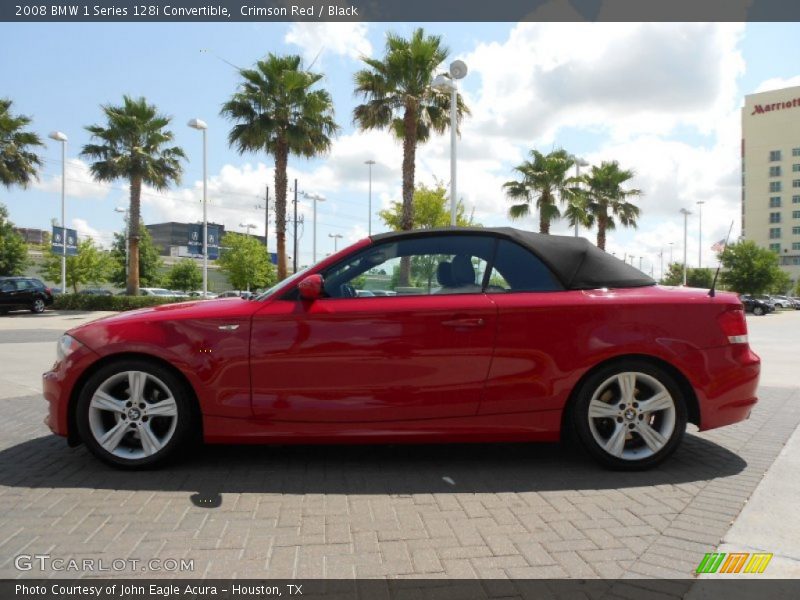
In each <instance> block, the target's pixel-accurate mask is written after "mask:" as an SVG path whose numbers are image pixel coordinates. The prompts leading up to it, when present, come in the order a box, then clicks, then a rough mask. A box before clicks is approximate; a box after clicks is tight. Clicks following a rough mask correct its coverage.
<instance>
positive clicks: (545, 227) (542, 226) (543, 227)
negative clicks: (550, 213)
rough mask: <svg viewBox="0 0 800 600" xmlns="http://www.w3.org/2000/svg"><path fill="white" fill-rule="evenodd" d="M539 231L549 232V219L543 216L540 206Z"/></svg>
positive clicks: (547, 233)
mask: <svg viewBox="0 0 800 600" xmlns="http://www.w3.org/2000/svg"><path fill="white" fill-rule="evenodd" d="M539 233H544V234H545V235H549V234H550V220H549V219H548V218H547V217H546V216H545V214H544V211H543V210H542V209H541V208H540V209H539Z"/></svg>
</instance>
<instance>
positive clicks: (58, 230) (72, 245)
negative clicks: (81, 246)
mask: <svg viewBox="0 0 800 600" xmlns="http://www.w3.org/2000/svg"><path fill="white" fill-rule="evenodd" d="M65 238H66V241H67V256H75V255H76V254H78V232H77V231H75V230H74V229H69V228H68V229H67V230H66V235H65V234H64V228H63V227H58V226H56V225H53V234H52V237H51V238H50V248H52V250H53V253H54V254H63V253H64V239H65Z"/></svg>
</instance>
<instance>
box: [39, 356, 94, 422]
mask: <svg viewBox="0 0 800 600" xmlns="http://www.w3.org/2000/svg"><path fill="white" fill-rule="evenodd" d="M99 358H100V356H99V355H98V354H96V353H95V352H93V351H92V350H90V349H89V348H87V347H86V346H83V345H80V346H78V347H77V348H76V349H75V351H74V352H73V353H72V354H70V355H69V356H68V357H66V358H65V359H64V360H61V361H58V360H57V361H56V362H55V363H54V364H53V366H52V367H51V369H50V370H49V371H47V372H46V373H44V374H43V375H42V388H43V392H44V399H45V400H46V401H47V403H48V411H47V415H46V416H45V419H44V423H45V425H47V426H48V427H49V428H50V431H52V432H53V433H55V434H56V435H61V436H69V435H70V433H73V434H74V433H75V432H70V430H69V428H70V418H69V417H70V415H69V409H70V398H71V397H72V391H73V390H74V389H75V384H76V383H77V382H78V381H79V379H80V378H81V376H82V375H83V374H84V373H85V372H86V369H87V368H88V367H89V366H90V365H91V364H93V363H94V362H96V361H97V360H98V359H99Z"/></svg>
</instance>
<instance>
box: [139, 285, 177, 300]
mask: <svg viewBox="0 0 800 600" xmlns="http://www.w3.org/2000/svg"><path fill="white" fill-rule="evenodd" d="M139 295H140V296H161V297H163V298H174V297H175V294H174V293H173V292H171V291H170V290H168V289H166V288H154V287H143V288H139Z"/></svg>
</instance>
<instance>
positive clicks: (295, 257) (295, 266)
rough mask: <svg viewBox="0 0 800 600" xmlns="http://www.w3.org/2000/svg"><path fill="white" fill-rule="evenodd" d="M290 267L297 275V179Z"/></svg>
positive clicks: (295, 183)
mask: <svg viewBox="0 0 800 600" xmlns="http://www.w3.org/2000/svg"><path fill="white" fill-rule="evenodd" d="M292 267H293V271H292V272H293V273H297V179H295V180H294V250H293V256H292Z"/></svg>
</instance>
